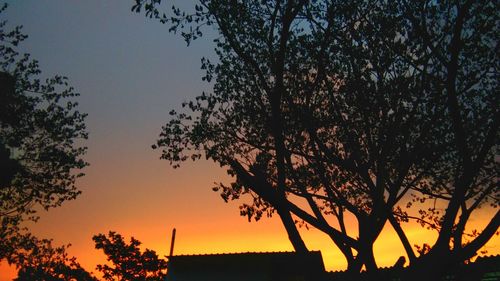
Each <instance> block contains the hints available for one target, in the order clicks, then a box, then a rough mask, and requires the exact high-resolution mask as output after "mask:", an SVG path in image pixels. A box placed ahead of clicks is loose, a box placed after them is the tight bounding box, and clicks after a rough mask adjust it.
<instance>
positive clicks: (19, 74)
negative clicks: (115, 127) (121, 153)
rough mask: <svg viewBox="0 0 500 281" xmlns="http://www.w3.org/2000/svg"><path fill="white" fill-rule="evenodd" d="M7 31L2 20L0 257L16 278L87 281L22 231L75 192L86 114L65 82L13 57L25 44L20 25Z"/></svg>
mask: <svg viewBox="0 0 500 281" xmlns="http://www.w3.org/2000/svg"><path fill="white" fill-rule="evenodd" d="M6 7H7V5H6V4H5V5H3V7H2V8H1V9H0V15H1V14H3V13H4V12H5V9H6ZM7 27H8V26H7V22H6V21H1V22H0V41H1V43H0V245H2V246H1V247H0V259H6V260H7V261H8V262H9V263H10V264H14V265H15V266H16V267H18V268H19V269H20V271H19V280H70V279H71V278H73V279H75V278H76V279H78V280H91V278H90V275H88V273H86V272H85V271H84V270H83V269H82V268H81V267H80V265H79V264H78V263H77V262H76V261H75V259H74V258H68V257H67V255H66V253H65V247H59V248H54V247H52V246H51V243H50V241H49V240H41V239H38V238H36V237H34V236H32V235H31V234H30V233H29V231H28V229H26V228H23V227H22V226H21V224H22V223H23V222H24V221H26V220H32V221H36V220H37V216H36V211H37V210H40V209H41V208H43V209H46V210H47V209H49V208H52V207H57V206H60V205H61V204H62V203H63V202H64V201H66V200H71V199H74V198H76V197H77V196H78V195H79V194H80V191H79V190H78V189H77V188H76V186H75V181H76V179H77V178H79V177H81V176H82V175H83V174H82V173H81V172H79V170H81V169H82V168H84V167H85V166H87V163H86V162H85V161H83V160H82V159H81V157H82V156H83V154H84V153H85V151H86V148H85V147H82V146H80V144H79V142H80V141H81V140H83V139H86V138H87V132H86V131H85V123H84V119H85V116H86V114H82V113H80V112H79V111H78V110H77V108H78V103H77V102H75V101H74V98H75V97H77V96H78V93H75V92H74V89H73V88H72V87H71V86H69V84H68V82H67V78H66V77H63V76H57V75H56V76H54V77H51V78H48V79H46V80H42V79H41V75H42V74H41V70H40V68H39V65H38V62H37V61H36V60H33V59H31V57H30V55H29V54H21V53H19V51H18V48H19V44H21V43H22V41H24V40H25V39H26V38H27V35H25V34H23V33H22V31H21V27H20V26H16V27H14V28H12V29H11V30H9V29H8V28H7ZM35 277H36V278H35Z"/></svg>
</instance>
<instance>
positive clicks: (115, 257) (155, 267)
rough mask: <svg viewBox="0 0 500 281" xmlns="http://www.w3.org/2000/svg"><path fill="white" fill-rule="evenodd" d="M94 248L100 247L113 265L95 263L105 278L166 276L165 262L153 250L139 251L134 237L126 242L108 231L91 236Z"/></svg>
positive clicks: (138, 280)
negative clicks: (106, 233) (107, 232)
mask: <svg viewBox="0 0 500 281" xmlns="http://www.w3.org/2000/svg"><path fill="white" fill-rule="evenodd" d="M92 239H93V240H94V242H95V248H96V249H102V250H103V251H104V254H106V256H107V260H108V261H110V262H111V263H112V264H113V266H109V265H106V264H104V265H102V264H100V265H97V270H99V271H100V272H101V273H102V274H103V278H104V279H105V280H110V281H112V280H116V279H118V280H130V281H153V280H163V279H164V278H165V276H166V272H165V271H166V268H167V262H166V261H165V260H163V259H161V258H158V255H157V254H156V252H155V251H153V250H149V249H146V250H144V252H141V250H140V249H139V245H141V242H139V241H138V240H137V239H135V238H134V237H131V238H130V243H127V242H126V241H125V240H124V238H123V236H121V235H120V234H118V233H116V232H113V231H110V232H109V234H108V235H107V236H106V235H105V234H98V235H95V236H94V237H93V238H92Z"/></svg>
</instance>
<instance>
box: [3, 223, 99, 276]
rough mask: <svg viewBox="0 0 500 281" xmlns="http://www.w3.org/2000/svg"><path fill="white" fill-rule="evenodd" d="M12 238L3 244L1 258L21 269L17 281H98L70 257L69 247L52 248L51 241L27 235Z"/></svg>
mask: <svg viewBox="0 0 500 281" xmlns="http://www.w3.org/2000/svg"><path fill="white" fill-rule="evenodd" d="M10 238H11V239H9V240H8V241H6V242H7V243H5V244H2V248H3V249H2V251H4V253H3V255H2V256H4V257H6V259H7V261H8V262H9V264H14V265H16V267H17V268H18V269H19V270H18V277H17V278H16V279H15V280H18V281H23V280H47V281H49V280H50V281H52V280H54V281H56V280H57V281H58V280H60V281H66V280H78V281H80V280H81V281H87V280H88V281H93V280H97V279H96V278H95V277H93V276H92V275H91V274H90V273H89V272H87V271H85V269H83V268H82V267H81V266H80V264H79V263H78V262H77V261H76V258H75V257H68V254H67V253H66V249H67V248H68V247H69V245H68V246H61V247H53V246H52V241H51V240H48V239H38V238H36V237H34V236H32V235H31V234H26V233H25V234H22V235H21V234H19V235H16V236H14V237H10ZM9 248H10V249H9Z"/></svg>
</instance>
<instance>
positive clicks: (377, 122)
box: [132, 0, 500, 276]
mask: <svg viewBox="0 0 500 281" xmlns="http://www.w3.org/2000/svg"><path fill="white" fill-rule="evenodd" d="M160 2H161V1H158V0H136V4H135V5H134V6H133V7H132V10H133V11H136V12H141V11H142V9H144V11H145V14H146V16H148V17H150V18H155V19H158V20H159V21H161V22H162V23H166V24H169V25H170V31H173V32H177V31H179V32H180V33H181V35H182V36H183V37H184V39H185V40H186V41H187V43H188V44H189V43H190V42H191V41H192V40H194V39H197V38H199V37H202V36H203V28H205V27H206V26H213V27H214V28H215V30H216V31H217V32H218V33H219V35H220V37H218V38H217V39H215V44H216V48H215V51H216V54H217V55H218V61H217V62H210V61H209V60H207V59H202V69H205V70H206V75H205V76H204V77H203V79H204V80H207V81H209V82H213V92H211V93H202V94H201V95H200V96H198V97H197V98H196V99H195V100H193V101H191V102H187V103H184V104H183V107H184V108H185V109H186V111H184V112H181V113H177V112H176V111H172V112H171V114H172V119H171V120H170V121H169V122H168V123H167V124H166V125H165V126H164V127H163V130H162V133H161V135H160V139H159V140H158V142H157V144H156V145H154V148H160V149H162V153H163V154H162V158H164V159H166V160H168V161H170V163H171V164H173V165H174V167H177V166H178V165H179V164H180V162H182V161H185V160H187V159H194V160H196V159H199V158H201V157H202V156H205V157H206V158H208V159H212V160H214V161H215V162H217V163H219V164H220V165H221V166H223V167H225V168H226V169H227V171H228V173H229V174H230V175H233V176H234V182H232V183H231V184H229V185H227V184H222V183H221V184H220V185H219V186H217V187H215V188H214V189H215V190H218V191H220V192H221V195H222V197H223V198H224V200H226V201H227V200H234V199H239V198H240V197H242V196H249V197H250V198H251V200H252V203H251V204H248V203H243V204H242V206H241V207H240V209H241V214H242V215H246V216H248V217H249V218H255V219H259V218H260V217H261V216H262V215H263V214H267V215H272V214H273V213H277V214H278V215H279V216H280V218H281V220H282V221H283V224H284V226H285V228H286V230H287V232H288V234H289V238H290V240H291V242H292V244H293V246H294V247H295V249H296V250H297V251H306V250H307V248H306V245H305V243H304V242H303V241H302V239H301V237H300V233H299V232H298V231H297V228H296V224H295V222H296V221H297V220H299V221H303V222H305V223H307V224H309V225H311V226H312V227H315V228H317V229H319V230H321V231H323V232H325V233H326V234H327V235H329V236H330V237H331V238H332V240H333V242H334V243H335V244H336V245H337V246H338V247H339V248H340V250H341V251H342V253H343V254H344V255H345V257H346V259H347V261H348V264H349V269H351V270H353V271H359V270H360V269H361V266H362V265H364V266H366V268H367V269H368V270H373V269H376V267H377V265H376V261H375V257H374V256H373V243H374V242H375V241H376V239H377V237H378V235H379V234H380V232H381V231H382V229H383V227H384V225H385V224H386V223H390V225H391V226H392V227H393V228H394V230H395V231H396V233H397V234H398V236H399V238H400V240H401V242H402V244H403V246H404V248H405V250H406V254H407V255H408V257H409V259H410V263H411V264H412V265H414V267H415V268H420V270H422V271H421V273H426V274H428V275H431V276H432V275H434V276H438V275H439V274H441V273H442V272H439V271H440V270H442V269H443V268H447V267H439V266H436V265H437V264H442V265H447V266H449V265H453V264H456V263H460V262H461V261H463V260H465V259H468V258H470V257H472V256H474V255H475V253H476V252H477V250H478V249H479V248H480V247H481V246H482V245H484V244H485V243H486V242H487V241H488V240H489V239H490V238H491V236H492V235H494V233H495V232H496V231H497V229H498V226H499V224H500V214H499V211H498V210H497V209H498V203H499V196H500V193H499V190H498V188H496V187H497V181H496V175H497V174H498V169H499V165H498V163H495V160H494V157H495V150H494V145H495V140H497V139H498V137H499V131H498V126H499V122H500V116H499V112H498V101H499V95H498V94H496V89H497V88H498V67H499V60H498V41H497V40H498V38H499V34H498V33H499V31H498V20H499V19H498V13H496V12H495V11H496V10H498V8H499V7H498V3H495V2H494V1H438V2H436V1H417V2H414V1H389V2H388V1H348V2H346V1H306V0H289V1H271V0H269V1H217V0H212V1H210V0H200V1H198V4H197V5H196V6H195V9H194V11H193V12H192V13H191V12H184V11H181V10H179V9H178V8H175V7H174V8H173V10H172V14H171V15H169V14H166V13H163V11H162V10H161V8H162V6H161V5H160V4H161V3H160ZM429 201H431V202H429ZM304 203H305V204H304ZM488 204H490V205H491V207H492V208H493V209H494V210H495V211H494V214H493V216H492V218H491V221H490V223H489V224H488V225H487V226H486V227H485V228H484V229H483V230H479V231H473V232H471V233H469V232H466V225H467V222H468V221H469V219H470V217H471V215H472V213H473V212H474V211H475V210H477V209H478V208H480V207H481V206H485V205H488ZM303 206H306V207H303ZM347 216H350V217H354V218H355V219H356V221H357V225H355V226H352V225H347V224H346V223H345V218H346V217H347ZM409 220H416V221H418V222H419V223H421V224H422V225H423V226H427V227H429V228H431V229H435V230H436V231H437V232H438V239H437V241H436V242H435V243H434V245H426V246H425V247H413V245H412V244H411V242H410V241H409V240H408V238H407V236H406V234H405V231H404V222H407V221H409ZM419 249H420V250H419ZM415 250H419V253H418V254H419V255H418V256H417V253H415ZM430 265H432V266H433V267H434V268H436V270H434V271H432V270H431V271H429V270H427V269H429V268H430ZM424 268H425V269H424Z"/></svg>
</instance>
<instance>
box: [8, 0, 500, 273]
mask: <svg viewBox="0 0 500 281" xmlns="http://www.w3.org/2000/svg"><path fill="white" fill-rule="evenodd" d="M172 2H178V3H181V2H182V6H188V7H191V6H193V5H194V4H192V3H193V2H194V1H180V0H179V1H169V3H172ZM8 3H9V4H10V6H9V8H8V9H7V11H6V12H5V14H4V15H3V19H7V20H8V22H9V25H10V26H14V25H23V26H24V29H23V30H24V33H26V34H28V35H29V38H28V39H27V40H26V41H25V42H24V43H23V45H22V46H21V50H22V51H24V52H28V53H30V54H31V55H32V56H33V58H35V59H37V60H38V61H39V62H40V68H41V69H42V71H43V75H46V76H49V75H54V74H62V75H65V76H68V77H69V79H70V83H71V84H72V85H73V86H74V87H75V89H76V90H77V91H78V92H80V93H81V96H80V97H79V98H78V101H79V102H80V111H82V112H86V113H88V118H87V121H86V123H87V127H88V131H89V134H90V137H89V140H88V141H87V142H85V145H86V146H88V153H87V155H86V157H85V160H87V161H88V162H89V163H90V166H89V167H88V168H86V169H85V170H84V172H85V174H86V176H85V177H84V178H82V179H80V180H79V181H78V186H79V187H80V189H81V190H82V191H83V193H82V195H81V196H80V197H78V198H77V199H76V200H74V201H71V202H66V203H65V204H64V205H63V206H62V207H60V208H56V209H51V210H49V212H42V213H40V214H41V220H40V221H39V222H38V223H36V224H34V225H30V228H31V230H32V232H33V233H34V234H36V235H37V236H39V237H46V238H53V239H54V243H55V244H57V245H62V244H67V243H71V244H72V246H71V248H70V249H69V253H70V254H71V255H74V256H76V257H77V258H78V260H79V261H80V263H81V264H82V265H83V267H84V268H86V269H87V270H89V271H94V272H95V271H96V270H95V266H96V264H98V263H103V262H104V261H105V256H104V254H102V253H101V252H100V251H97V250H95V249H94V244H93V241H92V236H93V235H95V234H98V233H107V232H108V231H109V230H113V231H116V232H118V233H120V234H122V235H124V236H125V237H126V239H127V240H128V239H129V238H130V236H134V237H135V238H136V239H138V240H140V241H141V242H143V246H144V248H150V249H153V250H155V251H156V252H157V253H159V254H160V255H161V256H164V255H166V254H167V253H168V251H169V246H170V234H171V231H172V228H174V227H175V228H176V229H177V238H176V244H175V251H174V253H175V254H204V253H227V252H248V251H257V252H262V251H289V250H292V246H291V244H290V242H289V241H288V238H287V235H286V232H285V230H284V229H283V227H282V225H281V223H280V221H279V219H278V218H277V217H276V218H272V219H267V218H263V219H262V220H261V221H260V222H257V223H255V222H252V223H248V221H247V219H246V217H241V216H240V215H239V209H238V202H232V203H229V204H226V203H224V201H223V200H222V199H221V198H220V196H219V194H217V193H215V192H213V191H212V190H211V187H212V186H213V183H214V182H220V181H223V182H224V181H225V182H227V181H228V176H227V175H226V173H225V171H224V170H222V169H221V168H219V166H218V165H216V164H214V163H212V162H206V161H199V162H195V163H191V162H189V163H186V164H185V165H183V166H181V168H179V169H175V170H174V169H172V168H171V167H170V166H169V163H168V162H166V161H162V160H159V156H160V155H159V152H158V151H154V150H152V149H151V145H152V144H153V143H154V142H155V140H156V139H157V136H158V134H159V132H160V129H161V126H162V125H163V124H164V123H165V122H166V121H167V120H168V117H169V115H168V112H169V111H170V110H171V109H175V108H179V107H180V104H181V103H182V102H183V101H186V100H190V99H191V98H193V97H194V96H196V95H198V94H200V93H201V91H203V90H209V89H210V85H208V84H206V83H204V82H203V81H201V76H202V74H203V72H202V70H200V65H201V64H200V59H201V57H203V56H205V57H209V58H212V59H214V58H215V54H214V51H213V44H212V41H211V40H210V38H211V36H212V37H213V34H212V35H211V34H210V33H209V34H208V35H207V38H204V39H201V40H197V41H195V42H194V43H193V44H192V45H191V46H190V47H186V44H185V42H184V41H183V40H182V38H181V37H180V36H176V35H174V34H170V33H168V28H167V27H166V26H164V25H161V24H160V23H157V22H155V21H152V20H149V19H146V18H145V17H144V16H143V15H140V14H135V13H132V12H131V11H130V8H131V6H132V4H133V1H132V0H128V1H124V0H102V1H98V0H85V1H67V0H57V1H56V0H50V1H48V0H47V1H40V0H23V1H8ZM167 6H168V7H170V6H171V4H168V5H167ZM487 215H488V210H484V211H481V212H480V213H479V215H478V216H477V217H475V218H474V219H473V221H471V223H473V224H475V225H478V226H480V225H484V223H485V221H486V219H487ZM407 230H408V235H409V238H410V239H411V241H412V243H423V242H424V241H432V239H433V237H434V236H433V234H432V233H431V232H428V231H426V230H423V229H422V228H420V227H419V226H417V225H415V226H410V227H408V228H407ZM301 232H302V233H303V234H304V239H305V241H306V244H307V245H308V247H309V249H311V250H321V251H322V254H323V259H324V261H325V265H326V267H327V269H328V270H341V269H344V268H345V266H346V262H345V261H344V259H343V257H342V255H341V254H340V252H339V251H338V250H337V249H335V248H334V247H333V245H332V243H331V241H330V240H328V238H327V237H325V236H323V235H322V234H321V233H319V232H318V231H314V230H309V231H308V230H306V229H301ZM375 247H376V250H375V251H376V257H377V261H378V263H379V265H381V266H389V265H393V264H394V263H395V262H396V260H397V259H398V257H399V256H400V255H403V253H404V251H403V248H402V246H401V244H400V242H399V241H398V239H397V238H396V235H395V233H394V232H393V231H392V229H390V228H388V229H387V231H384V232H383V234H382V236H381V237H380V239H379V240H378V241H377V243H376V246H375ZM485 249H486V250H488V252H489V253H490V254H495V253H500V239H499V237H498V236H495V237H494V238H493V239H492V240H491V241H490V242H489V244H487V245H486V247H485ZM12 274H13V271H12V270H10V269H9V268H8V267H7V266H6V265H5V264H2V265H0V281H4V280H11V278H12V276H13V275H12ZM14 276H15V275H14Z"/></svg>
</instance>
